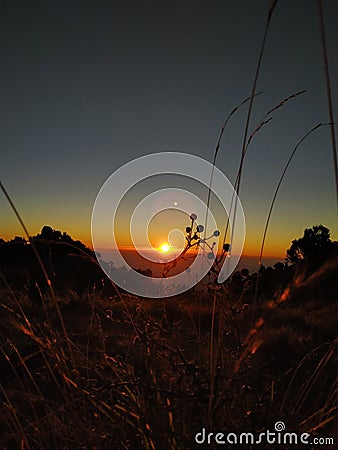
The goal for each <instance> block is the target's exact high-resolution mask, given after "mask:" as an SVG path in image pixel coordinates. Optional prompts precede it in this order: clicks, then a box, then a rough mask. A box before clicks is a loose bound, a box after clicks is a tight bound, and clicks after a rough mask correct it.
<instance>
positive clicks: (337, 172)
mask: <svg viewBox="0 0 338 450" xmlns="http://www.w3.org/2000/svg"><path fill="white" fill-rule="evenodd" d="M317 4H318V11H319V20H320V36H321V41H322V54H323V63H324V72H325V86H326V95H327V104H328V110H329V122H330V124H331V126H330V135H331V143H332V156H333V167H334V175H335V180H336V201H337V212H338V163H337V143H336V134H335V128H334V116H333V106H332V93H331V82H330V71H329V60H328V56H327V45H326V33H325V24H324V14H323V7H322V0H317Z"/></svg>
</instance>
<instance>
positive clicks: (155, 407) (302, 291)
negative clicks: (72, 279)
mask: <svg viewBox="0 0 338 450" xmlns="http://www.w3.org/2000/svg"><path fill="white" fill-rule="evenodd" d="M298 244H299V242H298V241H297V245H298ZM298 253H299V252H298ZM317 257H318V255H317ZM317 257H316V262H313V261H312V262H311V261H306V260H305V261H304V260H301V261H298V262H296V264H295V265H293V266H291V267H289V268H288V269H287V268H286V267H283V265H276V267H275V268H270V269H267V270H265V271H263V273H262V275H261V285H262V287H261V288H260V290H259V293H258V296H257V298H256V299H255V296H254V292H255V289H254V286H253V285H254V284H255V281H256V278H255V276H251V277H250V276H249V275H248V273H247V272H246V271H242V272H240V273H235V274H234V275H233V277H232V279H231V280H229V281H228V282H227V283H224V285H221V286H218V285H213V286H211V285H209V286H206V287H205V289H204V290H196V291H195V292H189V293H188V294H183V295H181V296H178V297H173V298H169V299H164V300H152V299H139V298H136V297H133V296H129V295H127V294H126V293H121V292H120V293H116V292H115V293H111V294H109V295H108V294H107V292H105V291H103V290H101V291H99V290H98V289H97V287H91V289H88V290H87V291H86V292H82V293H81V295H79V294H78V293H76V292H75V291H73V290H71V289H69V290H68V292H64V291H63V292H62V294H56V295H52V294H51V293H49V294H48V293H47V294H46V295H45V298H44V302H43V307H42V308H38V307H36V306H34V305H32V304H31V303H30V302H29V300H28V296H27V290H25V289H22V288H21V289H19V288H17V287H15V288H12V287H11V286H10V285H8V284H7V285H6V280H5V278H3V279H2V284H1V286H2V289H1V292H0V307H1V319H0V327H1V328H0V332H1V336H0V338H1V353H0V362H1V378H0V382H1V384H0V397H1V414H0V433H1V435H0V446H1V448H3V449H15V448H30V449H47V448H50V449H82V448H83V449H101V448H102V449H113V448H114V449H120V448H121V449H129V448H130V449H141V448H145V449H178V448H180V449H192V448H195V447H201V446H197V444H196V443H195V434H196V433H198V432H199V431H201V429H202V428H203V427H205V428H206V429H207V430H211V431H222V432H225V433H226V432H235V433H238V434H240V433H241V432H253V433H259V432H260V431H262V430H266V429H270V430H274V424H275V422H277V421H283V422H284V423H285V424H286V427H287V431H298V432H309V433H311V437H314V436H324V437H325V436H326V437H327V436H333V435H334V429H335V424H336V423H337V422H335V415H336V413H335V399H336V390H337V385H336V379H335V378H336V375H335V374H336V369H337V356H336V353H335V349H336V343H337V341H336V317H337V312H338V311H337V309H338V308H337V302H336V292H337V291H338V289H337V288H338V281H337V276H336V275H337V254H336V252H332V254H331V255H330V257H327V258H325V259H323V260H322V261H321V260H319V261H318V258H317ZM269 280H270V283H269ZM264 285H265V286H266V289H263V286H264ZM209 448H212V446H210V447H209ZM223 448H231V446H230V445H229V447H227V446H226V445H223ZM240 448H253V446H251V445H250V444H248V445H242V446H241V447H240ZM261 448H270V447H269V446H268V445H267V446H266V447H265V446H264V445H263V446H261ZM283 448H293V446H292V445H291V446H290V447H283Z"/></svg>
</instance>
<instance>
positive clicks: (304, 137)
mask: <svg viewBox="0 0 338 450" xmlns="http://www.w3.org/2000/svg"><path fill="white" fill-rule="evenodd" d="M335 125H338V123H318V124H317V125H315V126H314V127H313V128H311V130H310V131H308V132H307V133H306V134H305V135H304V136H303V137H302V138H301V139H300V140H299V141H298V142H297V144H296V146H295V148H294V149H293V150H292V152H291V154H290V156H289V159H288V160H287V162H286V164H285V167H284V170H283V172H282V174H281V176H280V178H279V181H278V183H277V186H276V189H275V192H274V195H273V197H272V201H271V205H270V208H269V212H268V215H267V219H266V223H265V227H264V232H263V238H262V244H261V249H260V252H259V260H258V265H259V268H260V267H261V266H262V258H263V252H264V246H265V241H266V236H267V232H268V227H269V223H270V219H271V215H272V211H273V208H274V206H275V202H276V198H277V194H278V192H279V189H280V187H281V184H282V181H283V179H284V177H285V174H286V172H287V170H288V168H289V166H290V164H291V161H292V159H293V157H294V156H295V154H296V152H297V150H298V148H299V147H300V146H301V144H302V143H303V142H304V141H305V140H306V139H307V138H308V137H309V136H310V135H311V134H312V133H313V132H314V131H316V130H318V129H319V128H321V127H323V126H330V127H332V126H333V127H334V126H335ZM259 274H260V272H259V271H258V275H257V279H256V286H255V295H254V304H256V302H257V295H258V285H259V278H260V277H259Z"/></svg>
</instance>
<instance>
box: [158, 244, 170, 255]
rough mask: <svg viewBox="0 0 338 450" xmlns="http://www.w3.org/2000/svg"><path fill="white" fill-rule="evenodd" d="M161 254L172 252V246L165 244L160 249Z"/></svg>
mask: <svg viewBox="0 0 338 450" xmlns="http://www.w3.org/2000/svg"><path fill="white" fill-rule="evenodd" d="M160 250H161V252H163V253H167V252H168V251H169V250H170V245H169V244H167V243H164V244H162V245H161V247H160Z"/></svg>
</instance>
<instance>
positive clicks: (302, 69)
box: [0, 0, 338, 255]
mask: <svg viewBox="0 0 338 450" xmlns="http://www.w3.org/2000/svg"><path fill="white" fill-rule="evenodd" d="M269 4H270V2H269V1H267V0H245V1H244V0H223V1H220V0H215V1H211V2H205V1H199V0H194V1H171V2H158V1H152V0H151V1H125V2H118V1H110V2H108V1H103V0H102V1H31V2H27V1H15V0H3V1H1V3H0V61H1V70H0V99H1V102H0V115H1V117H0V128H1V132H0V148H1V166H0V167H1V170H0V177H1V180H2V182H3V183H4V185H5V187H6V188H7V190H8V191H9V193H10V195H11V196H12V198H13V200H14V202H15V204H16V206H17V208H18V209H19V211H20V212H21V214H22V216H23V219H24V220H25V222H26V224H27V226H28V228H29V230H30V232H31V234H35V233H37V232H38V231H39V230H40V229H41V227H42V226H43V225H44V224H48V225H51V226H52V227H53V228H57V229H60V230H62V231H67V232H68V233H69V234H70V235H71V236H72V237H74V238H76V239H81V240H83V241H84V242H86V243H88V244H90V241H91V239H90V221H91V212H92V207H93V203H94V201H95V198H96V196H97V194H98V191H99V189H100V187H101V186H102V184H103V183H104V182H105V180H106V179H107V177H108V176H109V175H111V173H112V172H114V171H115V170H116V169H117V168H119V167H120V166H121V165H123V164H125V163H127V162H128V161H131V160H132V159H133V158H135V157H139V156H142V155H146V154H148V153H154V152H160V151H180V152H186V153H191V154H194V155H197V156H200V157H202V158H205V159H207V160H209V161H212V157H213V151H214V148H215V144H216V141H217V138H218V134H219V130H220V127H221V124H222V122H223V121H224V119H225V117H226V115H227V114H228V113H229V111H230V110H231V109H232V108H233V107H234V106H235V105H236V104H238V103H240V102H241V101H242V100H243V99H244V98H246V97H247V96H248V95H250V91H251V86H252V80H253V76H254V71H255V67H256V64H257V57H258V52H259V47H260V44H261V40H262V36H263V31H264V25H265V20H266V15H267V11H268V8H269ZM323 6H324V13H325V22H326V28H327V40H328V52H329V61H330V75H331V81H332V90H333V102H334V107H335V108H336V106H337V100H338V90H337V83H336V80H338V60H337V54H338V33H337V23H338V3H337V2H335V1H330V0H324V1H323ZM302 89H306V90H307V92H306V93H305V94H304V95H302V96H300V97H298V98H296V99H294V100H293V101H290V102H289V103H288V104H287V105H285V107H284V108H282V109H280V110H278V111H277V112H276V113H275V114H274V118H273V120H272V121H271V122H270V123H269V124H268V125H267V126H266V127H264V128H263V129H262V130H261V131H260V133H259V134H258V135H257V136H256V138H255V140H254V141H253V144H252V146H251V147H250V149H249V152H248V155H247V158H246V160H245V163H244V169H243V179H242V186H241V191H240V198H241V201H242V204H243V207H244V211H245V215H246V221H247V241H246V246H245V253H247V254H257V253H258V252H259V249H260V243H261V239H262V234H263V230H264V225H265V220H266V216H267V213H268V209H269V206H270V202H271V199H272V196H273V193H274V189H275V186H276V184H277V182H278V179H279V176H280V174H281V172H282V170H283V168H284V165H285V163H286V161H287V159H288V157H289V154H290V152H291V151H292V149H293V148H294V146H295V145H296V143H297V142H298V140H299V139H300V138H301V137H302V136H303V135H304V134H305V133H306V132H307V131H309V130H310V129H311V128H312V127H313V126H314V125H316V124H317V123H318V122H326V121H327V120H328V113H327V100H326V95H325V85H324V76H323V65H322V55H321V44H320V34H319V19H318V10H317V2H316V1H315V0H297V1H294V0H280V1H279V2H278V5H277V7H276V10H275V13H274V15H273V19H272V22H271V28H270V31H269V35H268V41H267V46H266V49H265V53H264V57H263V66H262V71H261V73H260V77H259V80H258V90H259V91H262V94H261V95H260V96H259V97H257V99H256V100H255V102H254V111H253V116H252V122H251V129H254V128H255V126H256V124H257V123H258V122H259V121H260V119H261V118H262V116H263V115H264V114H265V113H266V111H267V110H269V109H270V108H272V107H273V106H275V105H276V104H277V103H279V102H280V101H281V100H282V99H283V98H285V97H287V96H288V95H290V94H292V93H294V92H297V91H299V90H302ZM336 109H337V108H336ZM245 117H246V108H245V107H244V108H242V109H241V111H239V112H238V113H237V114H236V115H235V116H234V118H233V120H232V121H231V122H230V123H229V126H228V128H227V129H226V132H225V135H224V140H223V144H222V147H221V150H220V153H219V158H218V162H217V165H218V167H219V168H220V169H221V170H222V171H223V172H224V173H225V174H226V175H227V176H228V178H229V179H230V180H231V181H232V182H234V179H235V174H236V171H237V169H238V165H239V156H240V151H241V144H242V137H243V131H244V123H245ZM332 161H333V158H332V149H331V146H330V139H329V129H328V127H323V128H321V129H319V130H318V131H316V132H315V133H314V134H313V135H312V136H311V137H310V138H309V139H308V140H307V141H306V142H305V143H304V145H303V146H302V147H300V149H299V152H298V153H297V154H296V156H295V158H294V160H293V162H292V164H291V166H290V168H289V170H288V172H287V174H286V177H285V180H284V182H283V184H282V187H281V190H280V194H279V196H278V199H277V203H276V207H275V209H274V212H273V216H272V220H271V224H270V228H269V233H268V238H267V243H266V252H265V254H266V255H284V253H285V250H286V248H288V247H289V246H290V243H291V240H292V239H294V238H297V237H299V236H301V235H302V233H303V230H304V228H305V227H310V226H312V225H315V224H319V223H322V224H324V225H326V226H327V227H329V228H330V229H331V232H332V237H333V238H335V239H337V238H338V234H337V212H336V203H335V185H334V170H333V164H332ZM0 220H1V221H0V237H2V238H5V239H8V238H12V237H13V236H15V235H22V234H23V233H22V230H21V228H20V225H19V224H18V223H17V220H16V219H15V217H14V215H13V212H12V211H11V209H10V207H9V205H8V204H7V202H6V199H5V198H4V197H3V196H2V195H0Z"/></svg>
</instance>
